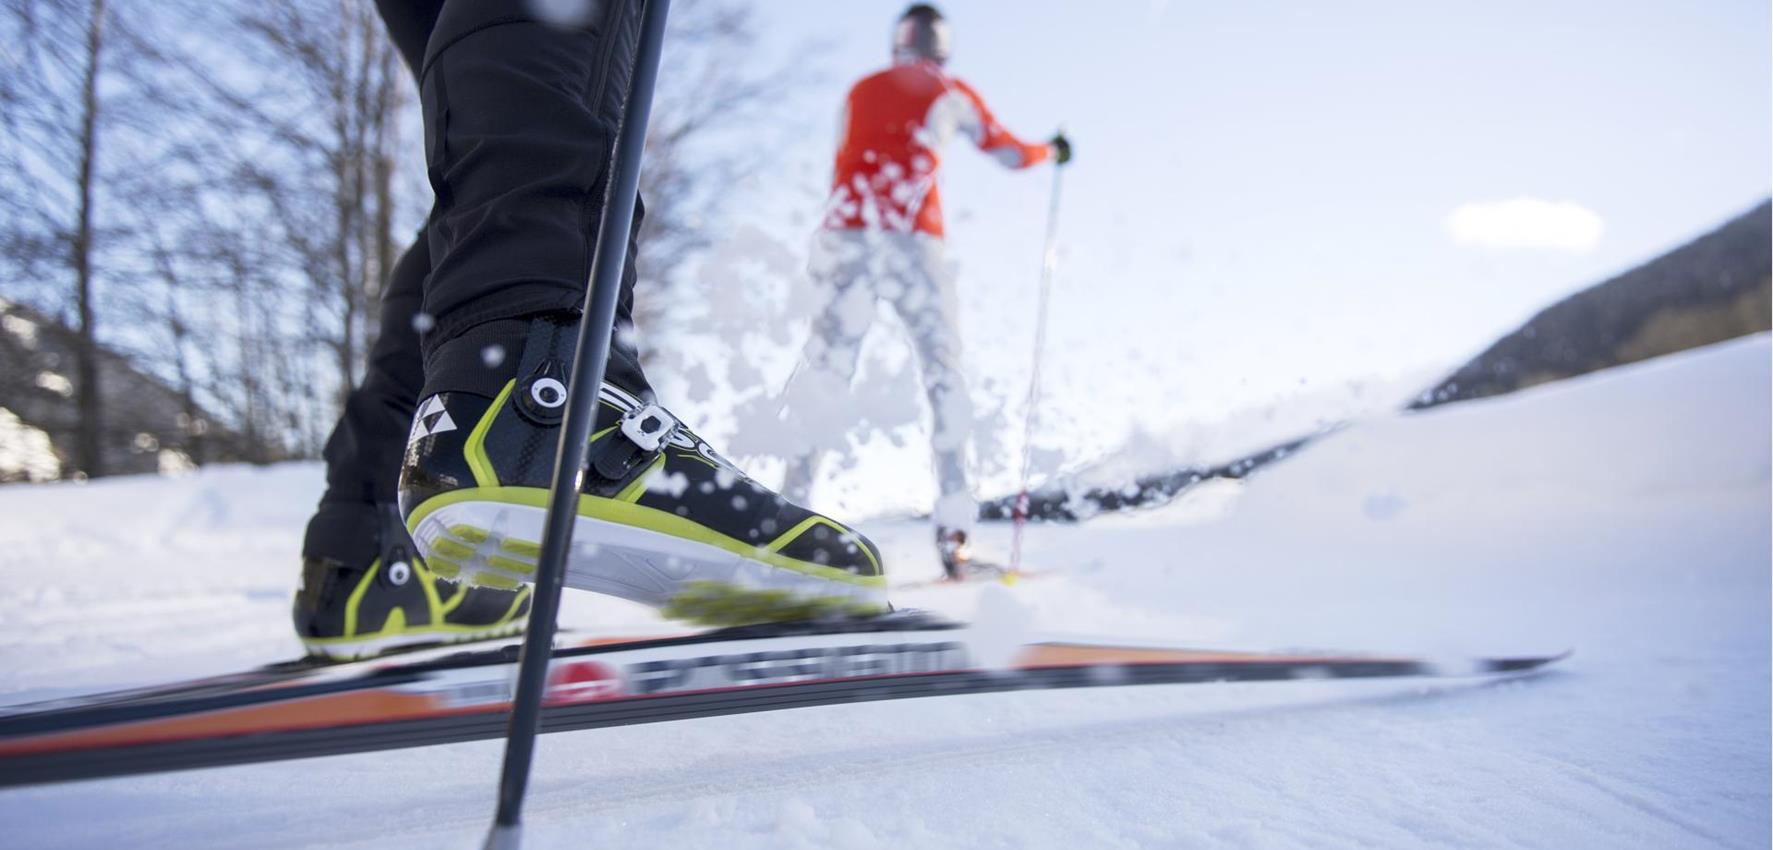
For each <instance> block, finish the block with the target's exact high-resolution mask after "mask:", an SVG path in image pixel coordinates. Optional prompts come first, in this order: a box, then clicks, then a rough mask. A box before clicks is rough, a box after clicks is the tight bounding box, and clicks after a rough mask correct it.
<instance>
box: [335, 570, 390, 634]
mask: <svg viewBox="0 0 1773 850" xmlns="http://www.w3.org/2000/svg"><path fill="white" fill-rule="evenodd" d="M381 569H382V559H381V558H377V559H375V560H373V561H370V562H369V569H367V570H364V571H363V580H362V581H360V582H358V583H357V586H356V587H354V588H352V589H351V595H350V596H348V597H346V598H345V633H344V634H343V635H341V637H354V636H356V634H357V606H358V605H359V604H361V603H362V602H363V595H364V594H365V593H368V592H369V586H370V584H371V583H373V582H374V581H375V580H376V574H377V573H379V572H381Z"/></svg>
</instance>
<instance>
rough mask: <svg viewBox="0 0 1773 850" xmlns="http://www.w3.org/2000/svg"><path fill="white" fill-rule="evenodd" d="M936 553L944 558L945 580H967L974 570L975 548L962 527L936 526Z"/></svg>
mask: <svg viewBox="0 0 1773 850" xmlns="http://www.w3.org/2000/svg"><path fill="white" fill-rule="evenodd" d="M936 554H937V556H938V557H940V558H941V559H942V577H943V579H944V580H945V581H966V579H967V576H968V575H970V574H971V573H972V571H973V570H972V561H973V549H972V547H971V546H968V545H967V533H966V532H965V531H963V530H961V529H958V528H945V527H943V526H936Z"/></svg>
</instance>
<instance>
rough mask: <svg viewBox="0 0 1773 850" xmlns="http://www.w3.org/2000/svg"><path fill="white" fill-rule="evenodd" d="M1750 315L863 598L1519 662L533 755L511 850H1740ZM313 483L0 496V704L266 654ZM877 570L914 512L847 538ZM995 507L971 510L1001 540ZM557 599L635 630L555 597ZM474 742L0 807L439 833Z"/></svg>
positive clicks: (1753, 667)
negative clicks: (1639, 358)
mask: <svg viewBox="0 0 1773 850" xmlns="http://www.w3.org/2000/svg"><path fill="white" fill-rule="evenodd" d="M1770 357H1773V348H1770V346H1769V339H1768V337H1767V336H1765V335H1762V336H1758V337H1753V338H1749V339H1744V340H1738V341H1735V342H1731V343H1726V344H1722V345H1718V346H1714V347H1711V348H1708V349H1703V350H1699V351H1694V352H1689V353H1686V354H1683V355H1678V356H1675V357H1669V358H1664V359H1661V360H1656V361H1652V362H1649V363H1644V364H1639V365H1637V366H1633V367H1628V368H1624V369H1617V370H1612V371H1609V372H1604V373H1600V374H1596V375H1591V376H1588V377H1585V378H1582V379H1578V380H1575V381H1570V382H1565V383H1562V384H1557V385H1551V386H1546V387H1541V388H1538V389H1535V390H1532V391H1528V392H1524V393H1519V394H1516V395H1513V396H1507V397H1503V398H1499V399H1493V400H1488V401H1482V402H1473V403H1468V404H1461V405H1454V406H1450V407H1447V408H1442V409H1437V410H1435V411H1432V412H1426V413H1420V414H1412V415H1403V416H1397V417H1392V418H1386V419H1380V420H1375V421H1368V422H1365V423H1361V424H1358V425H1356V426H1354V427H1351V428H1349V429H1347V430H1345V431H1343V432H1341V433H1338V434H1336V435H1335V436H1333V437H1331V438H1328V439H1326V440H1324V441H1322V442H1320V443H1318V444H1316V445H1314V446H1313V447H1312V448H1310V449H1309V450H1307V451H1305V452H1303V453H1301V454H1300V455H1299V456H1297V457H1295V458H1293V459H1291V460H1289V461H1287V462H1286V463H1283V464H1280V465H1277V466H1275V467H1274V468H1273V469H1272V470H1271V471H1270V472H1269V473H1268V474H1266V475H1265V476H1263V477H1260V478H1258V479H1255V480H1253V481H1251V482H1250V483H1249V484H1248V485H1247V486H1244V487H1242V488H1241V489H1240V488H1239V487H1237V486H1235V485H1226V486H1220V485H1212V486H1208V487H1203V488H1200V489H1198V490H1196V491H1192V492H1191V493H1190V494H1189V495H1188V496H1186V497H1185V498H1183V499H1182V500H1180V501H1179V502H1177V503H1175V504H1172V505H1170V506H1168V507H1166V508H1165V509H1163V510H1162V511H1160V512H1155V513H1150V514H1140V515H1132V516H1121V517H1104V518H1101V519H1099V520H1096V521H1094V522H1092V523H1088V524H1085V525H1079V526H1057V525H1055V526H1043V527H1037V528H1034V529H1031V531H1030V534H1029V542H1028V551H1029V553H1030V554H1029V559H1030V561H1031V562H1032V563H1033V564H1034V565H1036V566H1038V567H1041V568H1043V569H1045V570H1047V571H1048V572H1047V574H1046V575H1043V576H1041V577H1039V578H1032V579H1028V580H1025V581H1023V582H1022V583H1020V584H1018V585H1016V586H1014V587H1009V588H1006V587H1003V586H1000V585H975V586H967V587H962V588H930V587H906V588H902V589H901V591H900V592H899V593H898V595H897V597H896V598H897V600H898V601H899V602H900V603H901V604H906V605H912V606H919V607H928V608H935V609H940V610H943V611H946V612H949V613H952V614H955V615H958V616H972V615H974V614H975V613H976V612H979V613H982V614H983V615H984V616H986V617H990V618H996V619H998V620H999V621H1003V622H1020V623H1022V624H1023V625H1026V626H1027V627H1028V628H1031V629H1038V630H1043V631H1052V632H1061V633H1067V634H1095V635H1116V636H1132V637H1142V638H1148V639H1162V640H1165V641H1170V642H1189V643H1195V644H1210V645H1222V646H1233V647H1242V648H1252V649H1255V648H1285V647H1328V648H1343V649H1365V650H1401V651H1412V652H1424V653H1431V654H1436V655H1449V656H1451V655H1464V654H1468V653H1501V652H1514V651H1556V650H1561V649H1564V648H1574V649H1575V650H1576V655H1575V656H1574V657H1573V658H1572V659H1570V660H1568V661H1567V662H1565V663H1564V664H1562V665H1560V666H1559V668H1557V669H1555V670H1554V671H1552V672H1549V673H1547V674H1544V675H1539V676H1535V677H1530V678H1526V679H1521V680H1516V681H1510V682H1505V683H1495V684H1488V685H1486V684H1469V683H1466V684H1461V683H1451V684H1429V685H1424V684H1422V683H1385V682H1374V683H1358V682H1298V683H1286V684H1248V685H1212V686H1175V687H1147V688H1136V689H1103V690H1096V691H1087V692H1050V693H1017V694H1000V695H990V696H976V697H955V698H941V699H933V700H921V701H910V702H893V703H873V704H865V705H858V706H850V707H839V708H823V709H809V710H800V711H793V712H785V713H776V714H759V715H747V716H740V717H733V718H724V719H714V720H697V721H687V722H678V723H669V724H660V725H656V726H641V727H631V728H623V729H613V730H600V731H587V732H576V733H569V734H563V735H554V736H550V737H548V738H545V739H543V741H542V746H541V751H540V753H539V756H538V760H537V764H536V773H535V780H534V782H533V784H532V786H531V797H530V805H529V809H528V818H529V839H530V841H531V842H532V846H536V847H544V846H545V847H563V848H564V847H571V848H579V847H611V848H613V847H645V848H660V847H704V846H709V847H711V846H720V847H736V848H750V847H821V848H823V847H845V848H866V847H892V848H896V850H902V848H907V847H979V846H993V847H1053V848H1058V847H1153V846H1162V847H1207V848H1216V847H1263V848H1266V847H1423V846H1462V847H1543V848H1572V847H1575V848H1589V847H1592V848H1615V847H1744V848H1746V847H1766V846H1767V844H1768V838H1769V814H1768V809H1769V782H1770V780H1773V775H1770V771H1769V751H1770V747H1773V742H1770V738H1769V723H1770V720H1773V718H1770V716H1769V701H1770V689H1769V663H1770V658H1769V641H1768V638H1769V594H1770V592H1773V588H1770V584H1769V560H1770V553H1769V467H1770V464H1769V434H1770V433H1773V424H1770V421H1769V418H1770V416H1769V385H1770V380H1773V375H1770V369H1769V360H1770ZM319 489H320V472H319V469H318V468H317V467H314V466H306V465H304V466H288V467H280V468H273V469H267V470H256V469H247V468H231V469H212V470H208V471H205V472H203V473H201V474H198V475H194V476H191V477H185V478H174V479H161V478H141V479H133V480H114V481H107V482H104V483H101V484H91V485H72V484H58V485H38V486H19V487H9V488H5V489H0V540H4V541H5V542H6V544H7V545H6V546H5V547H4V549H3V550H0V580H4V581H5V583H6V586H7V588H8V592H7V593H6V594H4V595H3V596H0V702H17V701H23V700H27V699H33V698H39V697H42V696H48V695H53V694H61V693H69V692H75V691H83V690H92V689H97V688H108V687H113V686H121V685H129V684H138V683H149V682H154V681H159V680H163V679H167V678H171V677H175V676H186V675H193V674H198V673H206V672H218V671H224V670H228V669H233V668H238V667H241V666H245V665H250V664H257V663H262V662H267V661H272V660H276V659H279V658H282V657H286V656H289V655H291V654H293V653H294V652H295V642H294V640H293V638H292V637H291V635H289V634H288V626H287V621H286V616H287V615H286V609H287V599H288V594H289V593H290V591H291V588H292V585H293V582H294V579H295V572H296V563H295V552H296V550H297V543H298V539H299V535H300V531H301V526H302V523H303V522H304V521H305V519H306V513H307V510H308V509H309V507H310V506H311V503H312V500H313V499H314V498H315V497H316V496H317V494H318V492H319ZM864 528H865V530H867V531H868V533H870V534H871V535H872V536H874V537H875V538H876V539H877V540H878V541H879V542H880V543H881V545H882V547H883V549H884V550H885V551H886V552H887V554H888V556H889V565H892V566H893V567H894V573H893V576H894V580H895V582H898V583H901V584H911V583H918V582H920V581H921V580H923V579H927V578H929V577H931V576H933V575H934V574H935V573H936V572H937V567H936V565H935V563H934V559H933V557H932V554H931V553H930V552H929V551H928V549H929V544H928V540H927V537H928V531H927V529H926V528H925V527H924V526H922V525H920V524H915V523H909V522H886V523H875V524H872V525H865V526H864ZM1007 531H1008V530H1007V528H1005V527H987V528H986V529H985V530H984V531H983V533H982V537H983V538H984V541H983V542H984V544H985V546H986V548H988V549H989V548H991V547H992V546H996V547H999V549H1000V550H1001V548H1002V547H1004V546H1005V542H1004V541H1005V538H1006V536H1007ZM563 620H564V621H566V622H568V623H569V624H571V625H574V626H578V627H581V628H588V629H597V630H607V631H612V632H643V631H646V630H648V629H649V628H651V629H656V628H658V625H657V621H656V620H654V619H653V618H652V616H651V615H650V613H648V612H646V611H644V610H640V609H637V608H635V607H633V606H630V605H627V604H625V603H620V602H616V601H610V600H600V599H595V598H590V597H585V596H578V597H576V598H574V599H572V600H570V601H569V603H568V607H567V609H566V612H565V614H564V616H563ZM499 752H500V749H499V745H498V744H497V743H496V742H484V743H474V744H462V745H452V746H446V747H437V748H432V749H427V750H417V751H396V752H389V753H376V754H368V755H362V756H349V757H337V758H326V759H317V760H309V761H297V762H287V763H283V764H274V765H261V766H252V767H239V768H228V769H222V770H211V771H200V772H192V773H182V774H171V775H166V776H159V777H142V778H131V779H120V780H107V781H102V782H90V783H82V784H73V785H63V786H54V787H46V788H32V789H24V790H13V791H6V792H0V823H4V824H5V826H4V828H0V845H3V846H6V847H21V848H22V847H30V848H51V847H161V846H167V847H171V846H176V847H181V848H187V847H255V848H284V847H310V846H329V847H330V846H343V847H363V848H376V850H390V848H407V847H411V848H426V850H433V849H434V848H440V847H462V848H466V847H473V846H477V843H478V841H479V839H480V836H481V833H482V829H483V828H484V825H485V823H486V820H487V818H488V817H489V815H490V812H491V806H492V794H493V785H494V778H495V774H496V770H497V763H498V758H499Z"/></svg>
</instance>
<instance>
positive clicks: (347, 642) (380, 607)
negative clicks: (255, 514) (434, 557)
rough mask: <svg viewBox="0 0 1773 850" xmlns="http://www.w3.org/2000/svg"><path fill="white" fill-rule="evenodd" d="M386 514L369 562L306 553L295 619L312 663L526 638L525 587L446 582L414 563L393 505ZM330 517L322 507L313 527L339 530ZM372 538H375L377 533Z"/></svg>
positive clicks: (447, 579) (418, 561)
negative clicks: (387, 522) (389, 524)
mask: <svg viewBox="0 0 1773 850" xmlns="http://www.w3.org/2000/svg"><path fill="white" fill-rule="evenodd" d="M341 509H342V510H347V511H356V510H359V509H358V508H356V507H355V506H353V507H351V508H341ZM363 510H368V509H367V508H364V509H363ZM335 513H336V511H335ZM385 515H386V517H387V518H388V519H390V520H392V523H393V525H392V527H391V528H386V527H385V530H383V531H381V532H380V534H379V537H380V538H381V542H380V544H379V545H378V546H377V547H376V548H375V550H371V551H375V552H376V554H373V555H368V558H369V560H368V562H367V563H364V562H363V558H362V557H358V558H354V559H353V560H357V561H358V564H357V565H355V566H353V565H350V564H346V563H344V562H342V561H340V560H336V559H334V558H332V557H326V556H324V555H318V554H314V552H315V550H316V549H328V548H337V547H325V546H314V545H309V546H307V547H306V548H307V549H308V552H309V553H308V554H306V555H304V556H303V558H302V586H301V587H300V588H299V589H298V590H297V591H296V596H295V605H294V610H293V612H292V613H293V617H294V620H295V629H296V635H297V637H299V638H300V639H301V641H302V645H303V646H304V647H306V648H307V650H308V654H309V656H310V657H312V658H316V659H323V660H327V661H353V660H359V659H364V658H372V657H375V656H378V655H384V654H387V653H390V652H397V651H401V650H410V649H419V648H422V647H427V646H438V645H443V644H453V643H466V642H469V641H478V640H489V639H493V638H501V637H512V636H515V635H518V634H521V633H522V632H523V627H524V623H525V618H526V617H527V616H528V614H529V597H530V590H529V588H528V587H518V586H517V585H516V584H515V583H514V582H513V583H509V586H504V587H474V586H471V585H470V584H468V583H467V582H461V581H455V580H453V577H448V576H445V575H444V574H443V572H444V571H440V570H437V569H435V568H434V567H432V566H428V565H427V564H426V563H425V562H424V560H423V559H421V558H419V557H416V552H414V550H413V549H412V547H411V545H410V543H409V542H408V541H407V537H406V532H405V529H404V528H402V527H401V525H400V519H399V514H398V513H397V512H396V511H395V510H394V507H393V506H392V505H389V506H387V509H386V512H385ZM325 519H336V518H333V517H328V516H327V508H326V507H323V508H322V509H321V515H320V516H319V517H316V522H315V523H314V524H311V525H310V529H311V530H312V529H314V528H315V527H316V526H331V527H332V528H337V527H338V526H339V525H340V523H338V522H333V523H325V522H322V520H325ZM350 523H351V521H350V520H347V521H346V522H345V523H344V524H345V525H349V524H350ZM370 528H371V529H373V528H374V526H371V527H370ZM369 535H371V536H372V537H373V536H376V535H375V532H374V531H373V530H371V531H369ZM366 548H367V547H366ZM365 554H366V555H367V553H365Z"/></svg>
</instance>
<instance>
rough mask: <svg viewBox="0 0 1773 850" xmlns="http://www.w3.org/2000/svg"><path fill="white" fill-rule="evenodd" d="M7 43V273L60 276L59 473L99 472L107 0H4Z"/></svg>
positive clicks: (1, 87)
mask: <svg viewBox="0 0 1773 850" xmlns="http://www.w3.org/2000/svg"><path fill="white" fill-rule="evenodd" d="M5 8H6V14H7V16H8V20H7V22H6V24H7V30H8V32H6V33H5V34H4V35H3V36H0V37H7V38H9V39H10V40H11V42H12V44H13V45H14V48H13V50H9V51H8V53H7V61H6V67H5V69H4V72H3V73H0V77H3V78H4V80H5V82H4V83H0V98H3V101H0V102H3V103H4V106H5V118H4V124H5V128H6V130H7V135H8V136H9V138H10V139H11V143H10V144H8V145H6V147H5V148H4V150H3V151H0V169H4V172H5V177H6V182H7V184H8V185H9V186H10V187H14V188H15V189H24V190H25V195H24V197H23V198H21V199H20V200H19V201H16V202H13V203H11V204H9V207H10V208H9V209H7V210H6V212H7V213H8V215H7V220H8V222H9V223H8V224H7V225H6V228H7V230H8V231H9V232H8V233H7V234H6V236H5V237H4V244H5V246H6V247H7V249H8V250H7V252H6V255H7V256H6V259H7V260H8V261H9V265H12V266H13V269H14V273H15V274H23V275H25V276H28V277H29V278H30V279H33V280H44V279H56V278H61V279H64V280H66V281H67V283H66V285H67V286H68V290H67V296H66V298H65V299H55V300H56V301H58V302H59V303H61V304H64V305H67V306H68V307H69V308H71V311H72V313H73V318H74V322H73V324H74V326H75V328H76V330H77V332H78V340H79V344H78V345H77V346H76V347H75V350H74V359H75V363H74V377H73V379H72V380H73V385H74V386H73V389H74V393H75V398H76V408H77V411H78V414H77V416H76V420H75V426H74V428H75V434H74V445H75V451H74V457H73V459H72V465H71V466H72V468H64V470H63V474H64V475H68V474H77V475H84V476H99V475H103V474H104V473H105V458H104V452H103V447H102V443H103V434H104V418H103V417H104V411H103V410H102V408H101V404H100V392H99V368H98V357H99V351H98V336H97V334H98V312H97V310H96V309H95V306H94V300H95V297H96V296H95V290H96V283H95V276H96V274H97V271H96V268H95V259H94V254H95V253H96V252H97V250H98V244H97V238H96V236H95V226H96V221H95V219H96V213H95V210H94V208H95V206H96V204H97V203H98V199H97V193H96V191H95V186H96V183H97V181H98V178H99V170H98V166H99V136H100V122H101V117H102V113H103V111H104V108H105V100H104V98H102V97H101V95H100V91H99V84H100V77H101V75H102V73H103V70H104V62H105V61H106V60H107V58H108V56H107V51H108V48H109V40H108V39H107V29H108V26H109V23H110V15H109V5H108V2H107V0H8V2H7V4H6V7H5Z"/></svg>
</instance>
